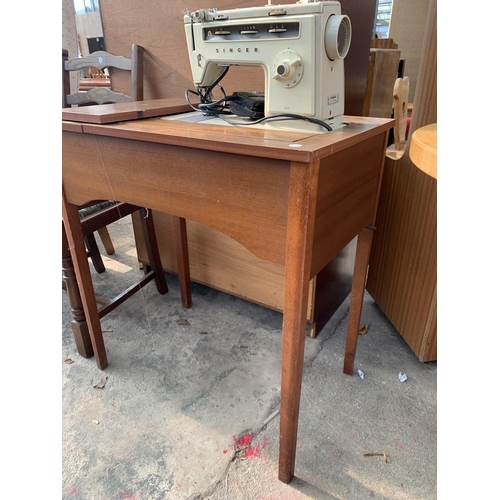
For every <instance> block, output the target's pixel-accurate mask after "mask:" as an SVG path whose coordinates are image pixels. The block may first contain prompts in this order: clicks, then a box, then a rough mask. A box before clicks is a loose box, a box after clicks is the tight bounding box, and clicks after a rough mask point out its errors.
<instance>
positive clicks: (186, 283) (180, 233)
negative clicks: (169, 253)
mask: <svg viewBox="0 0 500 500" xmlns="http://www.w3.org/2000/svg"><path fill="white" fill-rule="evenodd" d="M173 224H174V235H175V244H176V250H177V266H178V268H179V283H180V287H181V300H182V307H185V308H186V309H189V308H190V307H191V306H192V305H193V301H192V298H191V274H190V272H189V254H188V241H187V230H186V219H184V218H182V217H173Z"/></svg>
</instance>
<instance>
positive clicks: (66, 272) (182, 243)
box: [62, 44, 191, 367]
mask: <svg viewBox="0 0 500 500" xmlns="http://www.w3.org/2000/svg"><path fill="white" fill-rule="evenodd" d="M142 56H143V48H142V47H141V46H139V45H135V44H134V45H132V57H131V58H130V59H127V58H125V57H122V56H114V55H112V54H109V53H107V52H102V51H100V52H94V53H92V54H90V56H88V57H85V58H78V59H72V60H68V51H67V50H65V49H63V51H62V59H63V72H62V73H63V107H69V106H75V105H77V106H82V105H91V104H94V105H101V104H106V103H116V102H127V101H140V100H143V62H142V58H143V57H142ZM86 67H93V68H97V69H99V70H103V69H105V68H116V69H118V70H124V71H130V73H131V95H130V96H128V95H125V94H121V93H117V92H114V91H113V90H111V89H109V88H106V87H103V86H98V87H97V88H93V89H90V90H87V91H80V90H78V91H77V92H74V93H71V92H70V77H69V74H70V72H71V71H78V72H80V71H82V70H84V69H85V68H86ZM88 74H89V73H86V74H85V75H88ZM86 87H88V81H87V82H86ZM63 200H64V196H63ZM63 206H64V204H63ZM137 211H139V213H140V219H141V226H142V231H143V234H144V238H145V242H146V251H147V253H148V259H149V267H148V268H147V269H145V270H144V275H143V276H142V277H141V278H140V279H138V281H137V282H136V283H135V284H133V285H131V286H129V287H128V288H127V289H126V290H124V291H122V292H121V293H119V294H118V295H116V296H115V297H113V298H103V297H97V296H96V294H95V292H94V290H93V289H87V290H80V287H79V285H78V283H77V279H76V276H75V272H74V269H73V264H72V259H71V252H70V249H69V246H68V237H67V234H66V229H65V227H64V223H63V224H62V264H63V265H62V267H63V288H65V289H66V291H67V293H68V298H69V303H70V307H71V311H72V316H73V319H72V322H71V326H72V329H73V334H74V337H75V342H76V345H77V349H78V352H79V353H80V355H82V356H84V357H91V356H92V355H94V354H96V356H97V357H99V358H100V359H98V360H97V361H98V365H100V366H101V367H103V366H104V364H106V363H107V362H105V361H103V360H102V359H101V358H102V356H103V354H102V352H99V353H94V348H93V346H92V345H91V341H90V336H89V331H88V325H87V322H86V318H85V313H84V310H83V306H82V299H81V294H86V295H88V294H93V295H94V296H95V297H96V302H97V303H98V316H99V319H102V318H103V317H104V316H105V315H107V314H108V313H109V312H111V311H113V310H114V309H115V308H116V307H118V306H119V305H120V304H121V303H123V302H124V301H125V300H127V299H128V298H129V297H131V296H132V295H133V294H135V293H136V292H138V291H139V290H140V289H141V288H142V287H143V286H144V285H146V284H147V283H149V282H150V281H152V280H153V279H154V281H155V283H156V287H157V289H158V291H159V293H161V294H164V293H167V292H168V286H167V281H166V278H165V273H164V271H163V268H162V263H161V258H160V252H159V250H158V244H157V240H156V234H155V229H154V224H153V213H152V210H150V209H148V208H145V207H139V206H135V205H131V204H128V203H123V202H120V201H117V200H92V201H89V202H88V203H86V204H85V205H83V206H80V207H78V217H79V223H80V226H81V228H82V233H83V237H84V241H85V245H86V248H87V256H88V257H90V259H91V260H92V262H93V265H94V268H95V269H96V271H97V272H99V273H100V272H103V271H104V270H105V267H104V264H103V262H102V257H101V255H100V252H99V249H98V247H97V243H96V241H95V236H94V234H95V233H96V232H98V233H99V234H100V236H101V239H102V241H103V244H104V246H105V248H106V251H107V253H109V254H112V253H114V248H113V244H112V242H111V239H110V238H109V233H108V231H107V229H106V227H107V226H108V225H110V224H112V223H113V222H116V221H118V220H120V219H122V218H123V217H126V216H129V215H131V214H132V213H134V212H137ZM75 215H76V214H75ZM177 221H178V226H179V233H178V236H177V237H178V241H177V242H176V243H177V246H178V255H179V262H180V264H179V267H180V270H181V271H182V273H181V272H180V273H179V277H180V281H181V283H180V285H181V299H182V305H183V307H186V308H187V307H191V284H190V275H189V259H188V250H187V236H186V233H185V228H186V221H185V219H181V218H177ZM104 356H105V354H104Z"/></svg>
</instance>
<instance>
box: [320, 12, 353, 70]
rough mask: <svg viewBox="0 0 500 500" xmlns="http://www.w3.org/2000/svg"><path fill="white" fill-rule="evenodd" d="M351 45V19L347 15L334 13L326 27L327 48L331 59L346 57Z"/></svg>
mask: <svg viewBox="0 0 500 500" xmlns="http://www.w3.org/2000/svg"><path fill="white" fill-rule="evenodd" d="M350 46H351V20H350V19H349V18H348V17H347V16H342V15H332V16H330V17H329V18H328V21H327V23H326V28H325V50H326V54H327V56H328V58H329V59H330V60H331V61H334V60H335V59H344V57H345V56H346V55H347V53H348V52H349V47H350Z"/></svg>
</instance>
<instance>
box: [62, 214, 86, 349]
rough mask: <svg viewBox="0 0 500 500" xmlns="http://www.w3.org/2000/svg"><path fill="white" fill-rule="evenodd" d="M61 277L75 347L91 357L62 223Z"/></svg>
mask: <svg viewBox="0 0 500 500" xmlns="http://www.w3.org/2000/svg"><path fill="white" fill-rule="evenodd" d="M62 277H63V282H64V285H65V289H66V293H67V294H68V300H69V305H70V307H71V314H72V316H73V319H72V321H71V328H72V330H73V336H74V337H75V343H76V347H77V349H78V353H79V354H80V356H83V357H84V358H91V357H92V356H93V355H94V350H93V349H92V343H91V341H90V334H89V329H88V326H87V322H86V321H85V312H84V310H83V304H82V298H81V297H80V291H79V290H78V283H77V281H76V275H75V269H74V267H73V261H72V259H71V254H70V251H69V244H68V238H67V236H66V231H65V230H64V223H63V225H62Z"/></svg>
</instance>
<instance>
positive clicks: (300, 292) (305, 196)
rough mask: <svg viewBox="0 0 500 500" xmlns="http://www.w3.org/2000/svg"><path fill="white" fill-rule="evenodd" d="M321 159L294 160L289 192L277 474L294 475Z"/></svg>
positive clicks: (285, 479) (284, 477) (283, 478)
mask: <svg viewBox="0 0 500 500" xmlns="http://www.w3.org/2000/svg"><path fill="white" fill-rule="evenodd" d="M318 173H319V161H316V162H314V163H312V164H310V165H308V164H303V163H302V164H301V163H296V162H292V164H291V166H290V188H289V194H288V221H287V233H286V255H285V290H284V304H283V337H282V356H281V403H280V445H279V473H278V478H279V480H280V481H282V482H284V483H289V482H290V481H291V480H292V479H293V476H294V469H295V453H296V446H297V429H298V423H299V407H300V391H301V385H302V370H303V365H304V345H305V337H306V316H307V314H306V311H307V300H308V293H309V280H310V273H311V249H312V240H313V231H314V216H315V210H316V206H315V204H314V202H313V200H316V198H317V196H316V192H315V191H317V185H318Z"/></svg>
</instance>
